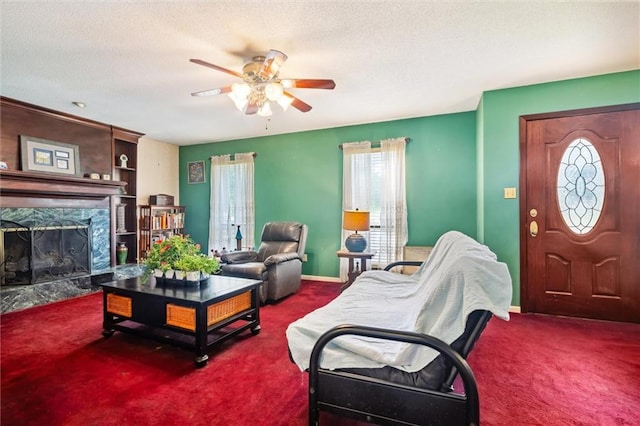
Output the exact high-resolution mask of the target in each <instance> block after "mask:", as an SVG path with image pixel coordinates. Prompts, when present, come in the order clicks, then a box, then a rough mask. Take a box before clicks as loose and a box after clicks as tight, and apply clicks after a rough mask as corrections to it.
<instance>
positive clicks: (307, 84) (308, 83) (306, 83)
mask: <svg viewBox="0 0 640 426" xmlns="http://www.w3.org/2000/svg"><path fill="white" fill-rule="evenodd" d="M280 83H282V86H284V87H285V88H286V89H294V88H295V89H328V90H333V89H334V88H335V87H336V82H335V81H333V80H318V79H305V78H300V79H291V78H285V79H282V80H280Z"/></svg>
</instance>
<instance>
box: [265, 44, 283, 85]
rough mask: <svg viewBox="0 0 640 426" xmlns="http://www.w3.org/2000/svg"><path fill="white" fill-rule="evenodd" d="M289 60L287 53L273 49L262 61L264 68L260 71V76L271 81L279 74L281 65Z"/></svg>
mask: <svg viewBox="0 0 640 426" xmlns="http://www.w3.org/2000/svg"><path fill="white" fill-rule="evenodd" d="M286 60H287V55H285V54H284V53H282V52H280V51H279V50H274V49H271V50H269V53H267V56H266V57H265V59H264V62H263V63H262V68H260V71H258V76H259V77H260V79H262V81H269V80H271V79H272V78H273V77H275V76H276V75H277V74H278V71H280V67H281V66H282V64H284V61H286Z"/></svg>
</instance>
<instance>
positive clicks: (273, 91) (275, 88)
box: [264, 81, 284, 101]
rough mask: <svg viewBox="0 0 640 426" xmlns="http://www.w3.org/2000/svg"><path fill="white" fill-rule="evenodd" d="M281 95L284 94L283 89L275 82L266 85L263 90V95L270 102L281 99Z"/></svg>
mask: <svg viewBox="0 0 640 426" xmlns="http://www.w3.org/2000/svg"><path fill="white" fill-rule="evenodd" d="M283 93H284V88H283V87H282V84H280V83H279V82H277V81H273V82H271V83H269V84H267V85H266V86H265V88H264V94H265V95H266V96H267V99H269V100H270V101H277V100H278V99H280V98H281V97H282V94H283Z"/></svg>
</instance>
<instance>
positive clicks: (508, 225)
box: [477, 70, 640, 306]
mask: <svg viewBox="0 0 640 426" xmlns="http://www.w3.org/2000/svg"><path fill="white" fill-rule="evenodd" d="M633 102H640V71H639V70H635V71H629V72H624V73H616V74H607V75H601V76H596V77H588V78H581V79H574V80H565V81H560V82H553V83H546V84H537V85H532V86H525V87H517V88H511V89H504V90H496V91H490V92H485V93H484V94H483V96H482V102H481V104H480V108H479V113H478V121H479V123H478V129H481V131H480V132H479V134H478V144H477V146H478V150H479V153H478V158H480V159H481V161H479V165H478V179H479V182H478V183H479V186H480V191H479V200H478V209H479V214H478V216H479V217H481V218H482V220H480V221H479V224H480V228H479V230H478V234H479V235H480V236H481V240H482V242H483V243H484V244H486V245H488V246H489V247H490V248H491V249H492V250H493V251H494V252H495V253H496V254H497V255H498V258H499V259H500V260H502V261H503V262H506V263H507V265H508V266H509V270H510V272H511V276H512V278H513V284H514V291H513V300H512V302H513V305H516V306H519V305H520V235H519V191H520V189H519V187H518V181H519V164H520V151H519V142H520V140H519V136H520V134H519V117H520V116H521V115H529V114H537V113H545V112H554V111H566V110H572V109H580V108H590V107H598V106H607V105H616V104H626V103H633ZM505 187H516V188H518V199H504V198H503V188H505Z"/></svg>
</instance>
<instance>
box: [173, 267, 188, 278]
mask: <svg viewBox="0 0 640 426" xmlns="http://www.w3.org/2000/svg"><path fill="white" fill-rule="evenodd" d="M186 275H187V273H186V272H185V271H181V270H179V269H177V270H176V275H175V279H176V280H184V277H185V276H186Z"/></svg>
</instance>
